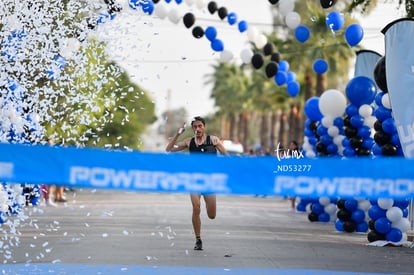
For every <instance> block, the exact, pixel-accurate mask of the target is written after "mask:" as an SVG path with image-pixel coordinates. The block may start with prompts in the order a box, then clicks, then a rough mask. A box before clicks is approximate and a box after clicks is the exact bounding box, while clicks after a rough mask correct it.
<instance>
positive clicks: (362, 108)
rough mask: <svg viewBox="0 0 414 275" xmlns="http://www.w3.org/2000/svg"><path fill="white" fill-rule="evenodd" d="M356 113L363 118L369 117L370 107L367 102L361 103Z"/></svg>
mask: <svg viewBox="0 0 414 275" xmlns="http://www.w3.org/2000/svg"><path fill="white" fill-rule="evenodd" d="M358 113H359V114H360V115H361V116H362V117H364V118H365V117H369V116H370V115H372V107H371V106H370V105H368V104H363V105H361V106H360V107H359V109H358Z"/></svg>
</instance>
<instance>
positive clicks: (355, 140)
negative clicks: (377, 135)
mask: <svg viewBox="0 0 414 275" xmlns="http://www.w3.org/2000/svg"><path fill="white" fill-rule="evenodd" d="M362 142H363V139H362V138H361V137H357V136H355V137H351V138H350V139H349V144H351V146H352V148H355V149H357V148H360V147H361V145H362Z"/></svg>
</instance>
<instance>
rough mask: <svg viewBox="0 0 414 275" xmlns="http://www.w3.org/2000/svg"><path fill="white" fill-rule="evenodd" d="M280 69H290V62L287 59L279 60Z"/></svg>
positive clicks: (285, 70)
mask: <svg viewBox="0 0 414 275" xmlns="http://www.w3.org/2000/svg"><path fill="white" fill-rule="evenodd" d="M279 71H284V72H287V71H289V63H288V62H287V61H286V60H280V61H279Z"/></svg>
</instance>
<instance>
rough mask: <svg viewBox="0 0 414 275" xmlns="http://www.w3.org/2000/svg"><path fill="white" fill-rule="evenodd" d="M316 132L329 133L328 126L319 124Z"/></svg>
mask: <svg viewBox="0 0 414 275" xmlns="http://www.w3.org/2000/svg"><path fill="white" fill-rule="evenodd" d="M316 132H317V133H318V135H320V136H324V135H328V128H326V127H325V126H323V125H322V124H320V125H318V128H317V129H316Z"/></svg>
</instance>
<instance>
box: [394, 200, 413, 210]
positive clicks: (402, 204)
mask: <svg viewBox="0 0 414 275" xmlns="http://www.w3.org/2000/svg"><path fill="white" fill-rule="evenodd" d="M409 205H410V200H409V199H403V200H394V205H393V206H396V207H399V208H401V209H404V208H407V207H408V206H409Z"/></svg>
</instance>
